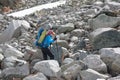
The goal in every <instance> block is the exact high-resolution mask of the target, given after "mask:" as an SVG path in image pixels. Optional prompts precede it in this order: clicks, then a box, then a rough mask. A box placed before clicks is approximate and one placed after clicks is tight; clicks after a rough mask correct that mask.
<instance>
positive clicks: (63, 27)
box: [58, 23, 74, 33]
mask: <svg viewBox="0 0 120 80" xmlns="http://www.w3.org/2000/svg"><path fill="white" fill-rule="evenodd" d="M73 29H74V24H73V23H67V24H65V25H61V26H60V27H59V28H58V32H59V33H64V32H69V31H72V30H73Z"/></svg>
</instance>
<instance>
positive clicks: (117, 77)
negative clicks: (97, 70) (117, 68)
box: [108, 76, 120, 80]
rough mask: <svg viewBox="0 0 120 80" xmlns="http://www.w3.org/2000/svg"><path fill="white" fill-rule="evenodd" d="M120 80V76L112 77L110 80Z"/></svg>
mask: <svg viewBox="0 0 120 80" xmlns="http://www.w3.org/2000/svg"><path fill="white" fill-rule="evenodd" d="M119 79H120V76H116V77H111V78H109V79H108V80H119Z"/></svg>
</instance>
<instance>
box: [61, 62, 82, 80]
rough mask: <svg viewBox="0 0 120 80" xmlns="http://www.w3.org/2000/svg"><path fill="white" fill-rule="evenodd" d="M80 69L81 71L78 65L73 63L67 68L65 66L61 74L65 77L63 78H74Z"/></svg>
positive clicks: (73, 79)
mask: <svg viewBox="0 0 120 80" xmlns="http://www.w3.org/2000/svg"><path fill="white" fill-rule="evenodd" d="M80 71H81V67H80V65H78V64H74V65H72V66H70V67H69V68H67V69H66V70H65V71H64V72H63V74H62V76H63V77H64V78H65V80H75V79H76V77H77V76H78V74H79V73H80Z"/></svg>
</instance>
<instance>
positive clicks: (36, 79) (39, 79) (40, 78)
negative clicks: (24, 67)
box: [23, 72, 48, 80]
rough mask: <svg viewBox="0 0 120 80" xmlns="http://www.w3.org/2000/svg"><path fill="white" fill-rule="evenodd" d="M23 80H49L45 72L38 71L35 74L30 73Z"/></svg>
mask: <svg viewBox="0 0 120 80" xmlns="http://www.w3.org/2000/svg"><path fill="white" fill-rule="evenodd" d="M23 80H48V79H47V78H46V76H45V75H44V74H43V73H40V72H39V73H37V74H35V75H29V76H27V77H25V78H24V79H23Z"/></svg>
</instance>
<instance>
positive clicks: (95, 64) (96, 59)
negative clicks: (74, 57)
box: [83, 55, 107, 73]
mask: <svg viewBox="0 0 120 80" xmlns="http://www.w3.org/2000/svg"><path fill="white" fill-rule="evenodd" d="M83 61H84V62H85V63H86V64H87V65H88V67H89V68H91V69H93V70H96V71H98V72H101V73H107V66H106V64H105V63H104V62H103V61H102V60H101V59H100V56H99V55H88V56H87V57H86V58H84V59H83Z"/></svg>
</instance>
